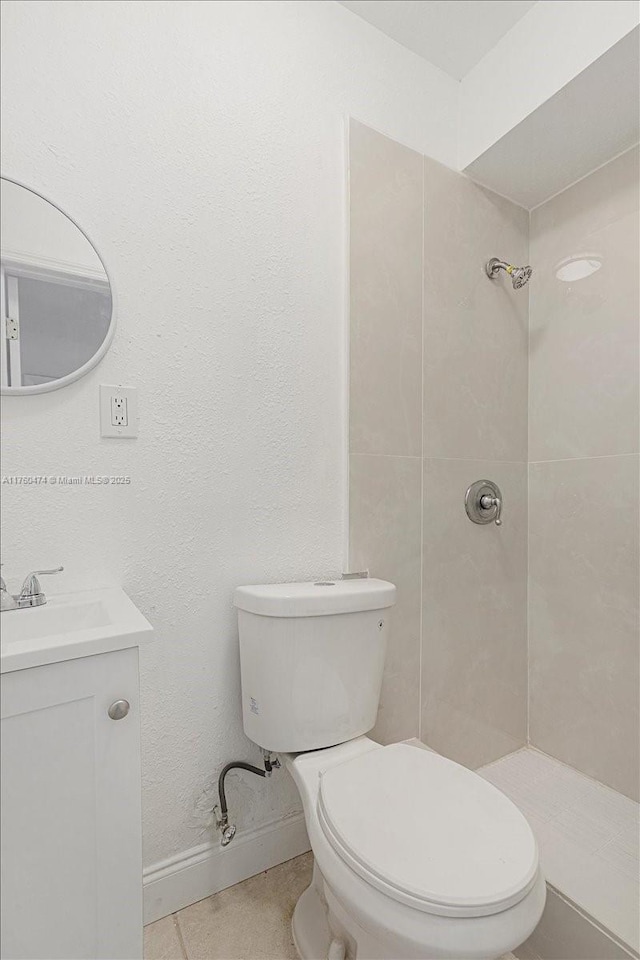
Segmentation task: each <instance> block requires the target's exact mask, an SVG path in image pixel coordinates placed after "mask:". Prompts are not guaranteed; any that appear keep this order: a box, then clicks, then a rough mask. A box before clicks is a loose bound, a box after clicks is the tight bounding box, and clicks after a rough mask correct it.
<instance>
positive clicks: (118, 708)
mask: <svg viewBox="0 0 640 960" xmlns="http://www.w3.org/2000/svg"><path fill="white" fill-rule="evenodd" d="M129 710H130V704H129V701H128V700H114V701H113V703H112V704H111V706H110V707H109V709H108V711H107V713H108V714H109V716H110V717H111V719H112V720H123V719H124V718H125V717H126V715H127V714H128V713H129Z"/></svg>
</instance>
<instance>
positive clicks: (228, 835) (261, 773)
mask: <svg viewBox="0 0 640 960" xmlns="http://www.w3.org/2000/svg"><path fill="white" fill-rule="evenodd" d="M263 755H264V770H261V769H260V767H254V766H253V765H252V764H250V763H245V762H244V760H233V761H232V762H231V763H228V764H227V765H226V766H225V767H223V768H222V771H221V773H220V776H219V777H218V796H219V798H220V819H219V820H217V821H216V826H217V828H218V829H219V830H220V832H221V833H222V838H221V840H220V843H221V845H222V846H223V847H226V846H227V845H228V844H230V843H231V841H232V840H233V838H234V837H235V835H236V826H235V824H233V823H229V811H228V809H227V795H226V792H225V789H224V780H225V777H226V775H227V774H228V773H229V772H230V771H231V770H248V771H249V773H255V775H256V776H257V777H270V776H271V774H272V773H273V771H274V770H278V769H279V768H280V761H279V760H278V758H277V757H276V758H274V759H272V756H271V754H270V753H269V752H268V751H266V750H264V751H263Z"/></svg>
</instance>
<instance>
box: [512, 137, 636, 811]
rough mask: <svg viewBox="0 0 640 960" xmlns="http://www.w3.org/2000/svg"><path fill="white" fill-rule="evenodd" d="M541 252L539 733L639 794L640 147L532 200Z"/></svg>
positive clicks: (535, 573)
mask: <svg viewBox="0 0 640 960" xmlns="http://www.w3.org/2000/svg"><path fill="white" fill-rule="evenodd" d="M576 255H578V256H580V255H582V256H584V255H591V257H592V258H597V259H598V260H600V262H601V264H602V266H601V268H600V269H599V270H598V271H597V272H596V273H593V274H592V275H591V276H589V277H586V278H585V279H583V280H580V282H579V283H563V282H560V281H559V280H558V279H557V278H556V269H557V265H558V264H559V263H561V262H562V261H563V260H565V259H566V258H568V257H571V256H574V257H575V256H576ZM531 262H532V263H533V264H535V266H536V283H535V284H534V283H531V301H530V310H531V317H530V322H531V343H530V368H529V369H530V380H531V383H530V408H529V459H530V460H531V466H530V474H529V577H530V580H529V591H530V593H529V656H530V704H529V711H530V719H529V725H530V737H531V741H532V742H533V743H534V744H535V746H537V747H539V748H540V749H541V750H544V751H546V752H547V753H550V754H552V755H553V756H554V757H557V758H558V759H560V760H563V761H564V762H565V763H569V764H571V765H572V766H574V767H577V768H578V769H579V770H582V771H583V772H584V773H587V774H589V775H590V776H592V777H595V778H596V779H597V780H602V781H603V782H604V783H606V784H608V785H609V786H611V787H613V788H614V789H616V790H619V791H620V792H622V793H624V794H627V795H628V796H630V797H633V798H634V799H637V798H638V784H639V778H640V771H639V764H638V748H639V745H638V729H639V725H638V701H639V699H640V697H639V677H638V647H639V642H638V606H639V604H638V586H639V583H640V575H639V569H638V536H639V530H638V496H639V476H638V452H639V448H638V441H639V439H640V430H639V424H638V414H639V408H640V403H639V399H638V381H639V375H638V360H639V344H638V332H639V325H638V314H639V309H638V263H639V262H640V254H639V250H638V150H637V149H635V150H631V151H629V152H627V153H625V154H623V155H622V156H621V157H618V158H617V159H616V160H613V161H612V162H611V163H608V164H607V165H606V166H605V167H602V168H601V169H600V170H597V171H596V172H595V173H592V174H591V175H590V176H588V177H586V178H585V179H584V180H581V181H580V182H579V183H576V184H574V186H572V187H570V188H569V189H567V190H565V191H564V192H563V193H561V194H559V195H558V196H557V197H554V198H553V199H551V200H549V201H548V202H547V203H545V204H543V205H542V206H541V207H538V208H537V209H536V210H534V211H533V212H532V214H531Z"/></svg>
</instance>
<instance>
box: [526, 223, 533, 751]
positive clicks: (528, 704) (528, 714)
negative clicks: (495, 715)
mask: <svg viewBox="0 0 640 960" xmlns="http://www.w3.org/2000/svg"><path fill="white" fill-rule="evenodd" d="M527 244H528V248H529V250H528V257H527V260H528V262H529V263H531V211H529V222H528V229H527ZM532 299H533V298H532V296H531V288H530V287H529V286H528V285H527V469H526V475H525V481H526V484H527V490H526V495H527V513H526V520H527V524H526V537H527V568H526V583H525V605H526V606H525V631H526V647H527V656H526V671H527V700H526V703H525V710H526V721H527V722H526V743H527V746H528V745H529V744H530V743H531V623H530V619H531V618H530V608H529V569H530V565H531V536H530V532H531V530H530V528H531V502H530V483H529V475H530V473H531V464H530V462H529V447H530V445H531V370H530V367H531V301H532Z"/></svg>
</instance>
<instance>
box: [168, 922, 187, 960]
mask: <svg viewBox="0 0 640 960" xmlns="http://www.w3.org/2000/svg"><path fill="white" fill-rule="evenodd" d="M179 914H180V911H179V910H178V911H177V913H174V914H173V915H172V917H173V922H174V925H175V928H176V935H177V937H178V942H179V943H180V949H181V950H182V958H183V960H189V955H188V953H187V946H186V944H185V942H184V937H183V936H182V927H181V926H180V917H179Z"/></svg>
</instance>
